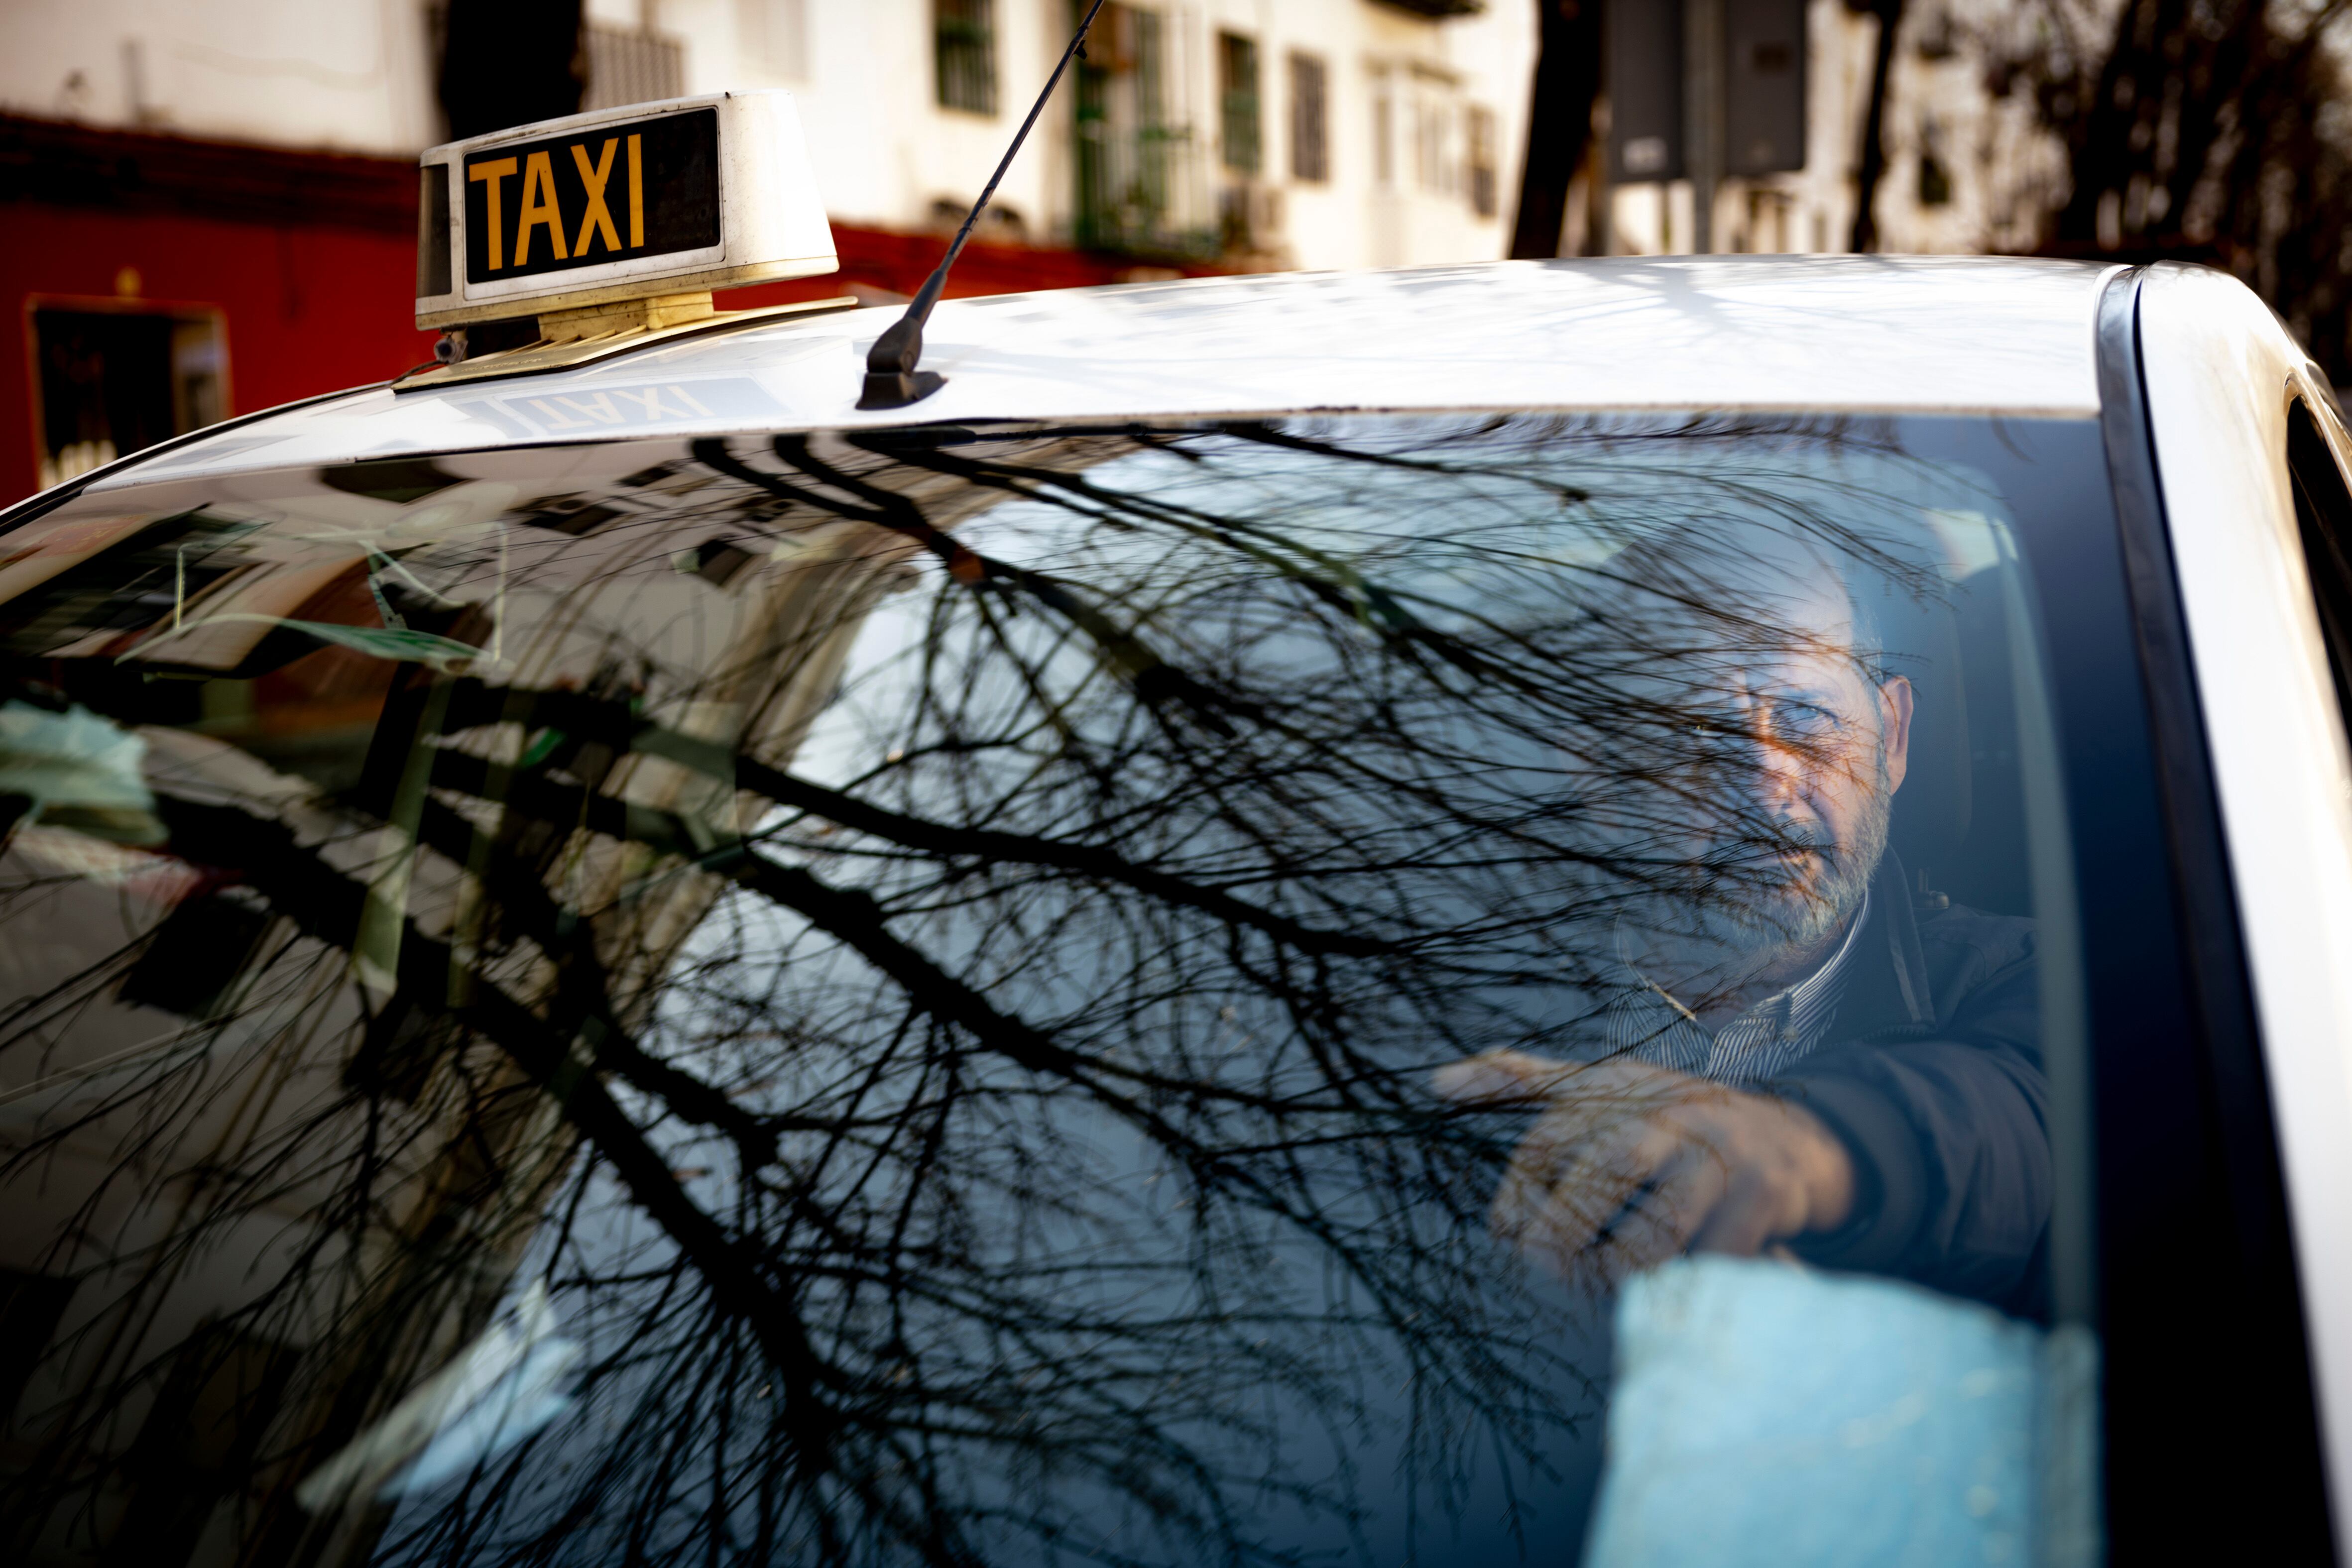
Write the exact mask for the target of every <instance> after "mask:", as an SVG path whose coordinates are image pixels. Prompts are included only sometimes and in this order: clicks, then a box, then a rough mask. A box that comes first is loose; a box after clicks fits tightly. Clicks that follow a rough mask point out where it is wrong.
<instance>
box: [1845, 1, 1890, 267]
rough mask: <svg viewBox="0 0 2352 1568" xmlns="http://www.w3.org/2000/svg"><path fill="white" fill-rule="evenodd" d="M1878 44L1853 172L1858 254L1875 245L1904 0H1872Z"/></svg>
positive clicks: (1853, 244) (1854, 242) (1853, 245)
mask: <svg viewBox="0 0 2352 1568" xmlns="http://www.w3.org/2000/svg"><path fill="white" fill-rule="evenodd" d="M1870 9H1871V10H1872V11H1874V12H1875V13H1877V16H1878V47H1877V50H1876V53H1875V54H1874V57H1873V58H1872V60H1871V64H1870V111H1869V112H1868V113H1867V114H1865V115H1864V116H1863V120H1862V162H1861V166H1860V168H1858V169H1857V170H1856V171H1855V173H1854V186H1855V189H1854V197H1853V240H1852V242H1851V244H1849V245H1848V246H1847V248H1848V249H1850V250H1852V251H1853V252H1855V253H1856V254H1860V253H1863V252H1865V251H1873V250H1876V249H1877V248H1878V186H1879V182H1880V181H1882V180H1884V179H1885V177H1886V92H1887V82H1888V78H1890V77H1892V76H1893V75H1894V71H1895V34H1897V33H1899V32H1901V31H1902V30H1903V0H1874V4H1872V5H1871V6H1870Z"/></svg>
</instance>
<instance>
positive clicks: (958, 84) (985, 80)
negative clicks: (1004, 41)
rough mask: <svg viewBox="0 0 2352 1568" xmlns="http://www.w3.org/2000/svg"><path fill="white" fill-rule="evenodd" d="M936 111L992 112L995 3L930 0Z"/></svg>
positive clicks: (994, 75)
mask: <svg viewBox="0 0 2352 1568" xmlns="http://www.w3.org/2000/svg"><path fill="white" fill-rule="evenodd" d="M931 43H932V53H933V55H934V56H935V57H936V61H937V65H938V68H939V91H940V108H941V109H961V110H964V111H966V112H967V113H971V114H994V113H995V112H996V0H931Z"/></svg>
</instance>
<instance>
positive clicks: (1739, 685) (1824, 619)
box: [1706, 574, 1911, 952]
mask: <svg viewBox="0 0 2352 1568" xmlns="http://www.w3.org/2000/svg"><path fill="white" fill-rule="evenodd" d="M1824 576H1826V574H1824ZM1788 620H1789V626H1788V628H1787V633H1786V635H1785V636H1784V637H1778V636H1776V637H1775V638H1774V639H1772V641H1773V642H1774V643H1777V644H1778V645H1777V646H1775V647H1774V648H1772V649H1771V650H1769V651H1768V652H1765V653H1761V654H1759V655H1755V656H1750V657H1747V658H1744V659H1743V660H1742V661H1741V666H1740V667H1739V668H1738V669H1737V670H1735V671H1734V672H1732V673H1731V674H1730V675H1729V676H1728V678H1727V682H1726V685H1727V691H1726V695H1727V698H1728V709H1729V711H1728V713H1727V716H1726V717H1727V728H1728V729H1729V730H1730V732H1731V733H1730V735H1729V736H1727V737H1725V738H1726V739H1727V741H1728V742H1729V744H1728V745H1726V746H1722V747H1717V748H1711V749H1710V754H1709V759H1708V761H1709V767H1710V769H1711V771H1713V772H1714V773H1715V774H1716V775H1717V777H1716V778H1715V779H1713V780H1712V782H1714V783H1715V785H1716V786H1717V791H1718V798H1719V799H1720V800H1722V806H1723V809H1722V810H1721V812H1720V814H1719V817H1718V820H1717V821H1716V822H1714V823H1711V824H1710V829H1711V833H1710V837H1711V838H1712V840H1713V842H1711V843H1710V844H1709V845H1708V846H1707V847H1706V856H1707V859H1708V860H1709V861H1710V862H1712V863H1713V864H1714V865H1715V866H1716V867H1717V869H1718V872H1719V873H1720V874H1719V877H1718V879H1717V888H1716V889H1715V891H1716V892H1717V893H1718V894H1720V895H1721V902H1722V903H1723V904H1724V905H1725V908H1724V909H1723V910H1722V911H1721V912H1720V915H1719V917H1710V918H1709V919H1708V920H1707V924H1708V925H1710V926H1716V927H1717V929H1718V930H1720V928H1721V926H1722V925H1724V924H1727V925H1729V926H1730V927H1731V928H1732V929H1731V930H1730V931H1728V932H1725V933H1723V935H1724V936H1726V938H1727V940H1729V941H1730V942H1731V944H1732V945H1733V946H1738V947H1740V948H1743V949H1745V950H1747V951H1749V952H1761V951H1768V950H1773V949H1778V950H1783V951H1785V950H1790V949H1800V950H1801V949H1805V948H1809V947H1811V946H1813V945H1814V944H1816V943H1818V942H1820V941H1822V939H1823V938H1825V937H1826V936H1828V935H1830V934H1831V933H1832V932H1834V931H1836V930H1837V929H1839V927H1840V926H1841V925H1843V923H1844V921H1845V919H1846V917H1847V916H1848V915H1852V914H1853V911H1854V910H1855V909H1856V908H1858V907H1859V906H1860V904H1861V903H1862V900H1863V896H1864V893H1865V892H1866V891H1867V889H1868V887H1869V884H1870V878H1871V875H1872V873H1874V871H1875V870H1876V869H1877V865H1878V862H1879V859H1880V857H1881V856H1882V855H1883V854H1884V853H1885V848H1886V834H1887V823H1888V819H1889V815H1890V810H1891V807H1892V805H1893V799H1894V794H1895V790H1896V789H1898V788H1900V787H1901V785H1902V783H1903V777H1904V772H1905V769H1906V765H1907V762H1908V757H1909V748H1910V736H1911V684H1910V683H1909V682H1908V681H1906V680H1904V679H1903V678H1901V677H1900V676H1896V677H1895V678H1893V679H1889V680H1885V681H1873V680H1872V679H1871V678H1870V677H1869V676H1868V674H1865V672H1864V669H1863V667H1862V664H1861V663H1860V661H1858V660H1857V658H1856V657H1855V648H1854V632H1853V617H1852V612H1850V610H1849V609H1848V608H1847V605H1846V602H1845V595H1844V592H1843V589H1842V588H1840V587H1838V586H1837V584H1836V583H1835V582H1834V580H1831V581H1829V582H1827V583H1822V582H1820V581H1818V580H1816V581H1814V582H1811V583H1809V584H1807V585H1806V586H1805V587H1804V588H1803V589H1802V590H1801V591H1799V592H1798V594H1797V596H1796V598H1795V599H1794V601H1792V602H1791V604H1790V615H1789V617H1788Z"/></svg>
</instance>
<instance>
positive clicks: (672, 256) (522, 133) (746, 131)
mask: <svg viewBox="0 0 2352 1568" xmlns="http://www.w3.org/2000/svg"><path fill="white" fill-rule="evenodd" d="M420 167H421V170H422V175H423V178H422V200H421V202H420V206H419V219H418V235H417V256H416V324H417V325H418V326H419V327H423V328H434V327H440V328H454V327H463V326H465V325H466V324H467V323H469V322H479V321H488V320H496V319H509V318H515V317H527V316H537V317H538V318H539V319H540V322H541V338H542V340H546V341H577V340H582V339H583V338H602V337H610V336H612V335H614V332H616V331H620V330H624V329H635V330H636V331H638V332H642V331H644V330H647V329H662V328H664V327H667V326H672V325H675V324H677V321H681V320H694V319H707V318H709V317H710V316H712V315H713V314H714V312H712V310H711V308H710V302H709V290H711V289H713V288H734V287H741V286H743V285H745V284H751V283H762V282H767V281H770V280H772V279H776V278H785V277H810V276H812V275H814V274H818V273H825V272H832V271H834V270H835V269H836V268H837V267H838V266H839V262H838V261H837V259H836V258H835V255H834V248H833V230H832V227H831V226H830V225H828V224H827V223H826V222H825V216H824V204H822V203H821V202H820V201H819V200H818V197H817V192H816V183H815V181H814V179H813V178H812V177H811V174H810V171H809V161H808V150H807V146H806V144H805V142H804V141H803V139H802V135H801V124H800V116H799V114H798V112H797V111H796V110H794V108H793V99H792V95H791V94H789V93H783V92H751V93H719V94H716V95H713V96H711V97H708V98H688V99H672V100H670V101H667V102H664V103H657V104H636V105H633V106H631V107H629V108H627V109H618V110H601V111H599V112H596V113H593V114H581V115H573V116H572V117H570V118H568V119H564V120H541V121H540V122H539V123H537V124H534V125H523V126H517V127H515V128H513V129H511V130H508V131H496V132H493V133H492V134H490V135H487V136H477V137H473V138H471V139H469V140H467V141H451V142H446V143H444V144H443V145H441V146H439V147H435V148H432V149H429V150H428V151H427V152H425V154H424V155H423V157H422V159H421V160H420ZM566 318H569V319H566ZM567 329H570V330H567ZM452 368H453V369H454V367H452ZM437 373H438V374H443V375H446V374H447V373H448V372H447V371H443V372H437Z"/></svg>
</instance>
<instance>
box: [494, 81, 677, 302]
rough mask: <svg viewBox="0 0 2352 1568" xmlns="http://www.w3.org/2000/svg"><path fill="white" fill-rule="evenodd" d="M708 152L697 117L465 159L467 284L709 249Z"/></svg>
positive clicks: (603, 129) (598, 129)
mask: <svg viewBox="0 0 2352 1568" xmlns="http://www.w3.org/2000/svg"><path fill="white" fill-rule="evenodd" d="M718 154H719V117H718V115H717V114H716V113H715V112H713V111H712V110H707V109H706V110H697V111H695V112H692V113H688V114H672V115H665V116H662V117H660V118H658V119H655V120H642V121H635V122H628V123H621V124H608V125H600V126H595V127H593V128H590V129H588V130H584V131H577V132H574V133H573V134H572V135H569V136H562V137H556V138H552V139H550V140H548V141H534V142H525V143H521V144H519V145H516V144H509V145H508V146H503V147H494V148H488V149H486V150H484V151H482V152H477V153H474V154H472V155H470V156H468V157H467V159H466V180H465V189H466V196H465V200H466V277H467V281H468V282H469V283H488V282H495V281H497V280H499V279H500V278H508V277H534V276H536V275H539V274H541V273H548V272H561V271H568V270H570V269H572V268H574V267H594V266H599V265H602V264H604V263H606V262H613V261H621V260H626V259H629V258H631V257H635V256H667V255H671V254H674V253H676V252H678V251H689V250H701V249H706V248H709V247H710V246H716V245H717V244H719V156H718Z"/></svg>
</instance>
